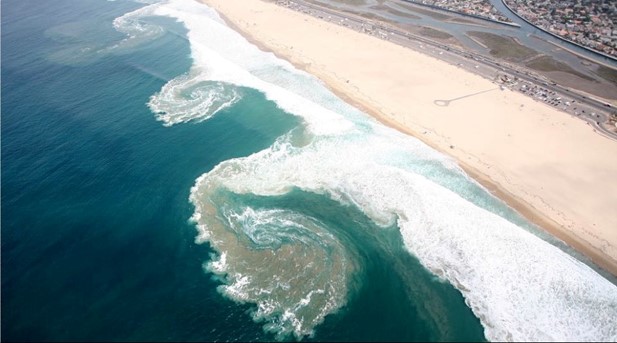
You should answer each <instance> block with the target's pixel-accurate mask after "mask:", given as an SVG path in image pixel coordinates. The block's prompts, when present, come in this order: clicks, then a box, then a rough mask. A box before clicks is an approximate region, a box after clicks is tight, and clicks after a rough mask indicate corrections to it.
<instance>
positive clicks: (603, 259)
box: [202, 0, 617, 275]
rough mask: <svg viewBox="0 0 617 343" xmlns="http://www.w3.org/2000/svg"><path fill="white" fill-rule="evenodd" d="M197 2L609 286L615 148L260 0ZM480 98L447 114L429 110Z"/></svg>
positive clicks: (616, 236) (615, 267)
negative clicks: (495, 201)
mask: <svg viewBox="0 0 617 343" xmlns="http://www.w3.org/2000/svg"><path fill="white" fill-rule="evenodd" d="M202 1H204V2H205V3H207V4H208V5H210V6H212V7H214V8H215V9H216V10H217V11H219V13H221V14H222V15H223V16H224V17H225V18H226V20H227V21H228V23H230V24H231V25H232V26H234V27H235V28H236V29H237V30H239V31H240V32H242V33H243V34H244V35H245V36H247V37H248V38H249V39H251V40H252V41H253V42H254V43H257V44H258V45H259V46H261V47H262V48H263V49H266V50H271V51H273V52H275V53H276V54H277V55H278V56H280V57H282V58H285V59H287V60H289V61H290V62H292V63H294V64H295V65H296V66H298V67H300V68H302V69H304V70H306V71H308V72H310V73H312V74H313V75H315V76H317V77H318V78H320V79H321V80H323V81H324V82H325V83H326V84H327V85H328V86H329V87H330V88H331V89H332V90H333V91H335V92H336V93H337V94H338V95H339V96H341V97H343V98H344V99H346V100H347V101H350V102H351V103H353V104H355V105H357V106H359V107H361V108H362V109H363V110H365V111H366V112H367V113H369V114H371V115H373V116H375V117H377V118H378V119H379V120H381V121H382V122H384V123H386V124H388V125H391V126H394V127H396V128H398V129H399V130H401V131H404V132H407V133H409V134H412V135H414V136H416V137H418V138H419V139H421V140H422V141H424V142H425V143H427V144H429V145H431V146H432V147H434V148H436V149H438V150H440V151H442V152H444V153H446V154H448V155H450V156H453V157H454V158H456V159H457V160H458V161H459V163H460V164H461V165H462V166H463V167H464V168H465V169H466V170H467V172H468V173H469V174H471V175H472V176H473V177H475V178H476V179H477V180H478V181H480V182H481V183H482V184H483V185H485V187H487V188H488V189H489V190H491V191H492V192H493V193H494V194H495V195H497V196H498V197H500V198H502V199H504V200H505V201H506V202H508V203H509V204H510V205H511V206H513V207H514V208H516V209H517V210H518V211H519V212H521V213H522V214H523V215H525V216H526V217H527V218H529V219H530V220H532V221H534V222H535V223H537V224H539V225H540V226H542V227H543V228H545V229H546V230H547V231H549V232H551V233H553V234H554V235H556V236H557V237H559V238H561V239H563V240H564V241H566V242H567V243H568V244H570V245H571V246H573V247H574V248H576V249H577V250H579V251H581V252H582V253H583V254H585V255H587V256H589V257H591V258H592V259H593V260H594V262H596V263H597V264H599V265H600V266H602V267H604V268H605V269H607V270H609V271H610V272H611V273H613V274H614V275H617V210H616V208H617V182H616V181H615V177H616V176H617V158H616V157H617V142H615V141H612V140H610V139H608V138H605V137H603V136H601V135H599V134H597V133H594V132H593V130H592V128H591V127H590V126H588V125H586V124H585V123H584V122H583V121H581V120H578V119H576V118H572V117H570V116H569V115H567V114H565V113H563V112H560V111H557V110H555V109H553V108H551V107H549V106H548V105H545V104H543V103H539V102H536V101H533V100H532V99H530V98H528V97H526V96H523V95H522V94H519V93H516V92H513V91H510V90H507V89H506V90H499V89H498V86H497V85H496V84H494V83H492V82H490V81H488V80H486V79H484V78H482V77H480V76H477V75H474V74H472V73H469V72H467V71H464V70H462V69H460V68H458V67H456V66H453V65H450V64H448V63H445V62H443V61H439V60H437V59H435V58H432V57H429V56H426V55H423V54H420V53H417V52H414V51H412V50H410V49H407V48H404V47H401V46H398V45H395V44H393V43H390V42H387V41H384V40H380V39H378V38H375V37H373V36H369V35H365V34H361V33H359V32H356V31H353V30H351V29H348V28H345V27H341V26H338V25H335V24H332V23H329V22H326V21H323V20H320V19H317V18H314V17H311V16H308V15H305V14H302V13H298V12H295V11H292V10H290V9H287V8H285V7H282V6H278V5H276V4H273V3H268V2H264V1H262V0H241V1H240V0H236V1H230V0H202ZM489 89H494V90H492V91H489V92H486V93H482V94H479V95H476V96H472V97H468V98H464V99H461V100H458V101H454V102H452V103H451V104H450V105H449V106H447V107H440V106H437V105H435V104H434V103H433V102H434V100H438V99H453V98H457V97H460V96H463V95H467V94H471V93H476V92H479V91H484V90H489ZM452 146H453V147H452Z"/></svg>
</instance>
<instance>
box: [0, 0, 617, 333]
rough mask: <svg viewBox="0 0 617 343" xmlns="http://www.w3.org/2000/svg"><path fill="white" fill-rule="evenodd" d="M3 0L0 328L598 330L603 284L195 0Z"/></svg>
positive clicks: (609, 308)
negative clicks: (556, 315)
mask: <svg viewBox="0 0 617 343" xmlns="http://www.w3.org/2000/svg"><path fill="white" fill-rule="evenodd" d="M175 6H176V7H175ZM2 9H3V11H2V52H3V54H2V81H3V82H2V219H1V220H2V334H3V339H5V340H9V341H12V340H19V341H32V340H51V341H59V340H86V341H100V340H122V341H126V340H130V341H145V340H154V341H176V340H180V341H214V340H223V341H270V340H273V339H278V340H298V339H302V340H308V341H328V340H336V341H424V340H429V341H436V340H439V341H443V340H447V341H469V340H473V341H482V340H485V339H486V337H485V336H490V337H493V338H495V337H498V338H504V337H505V338H507V337H515V338H516V337H535V338H546V337H553V338H560V337H566V338H567V337H584V336H568V335H571V334H572V333H571V332H566V333H565V334H563V336H560V334H561V331H560V330H561V326H559V325H557V324H554V323H548V326H549V327H550V326H555V325H556V327H557V329H555V330H554V332H548V333H547V332H546V331H543V330H544V329H543V327H541V326H539V324H538V328H536V324H537V323H543V320H545V319H544V318H539V319H538V318H533V316H531V315H530V314H529V313H532V314H533V313H534V312H533V307H532V306H530V305H528V304H526V303H525V301H524V299H525V298H529V299H531V300H530V302H532V303H534V304H535V303H536V302H538V305H539V306H541V307H543V308H544V309H546V312H547V313H548V315H547V316H548V317H550V316H552V315H551V313H552V312H550V311H551V310H555V311H557V312H562V313H563V312H564V311H566V310H563V309H562V307H560V306H562V305H563V306H566V307H567V308H568V309H571V308H574V309H575V310H576V313H577V314H580V317H577V316H572V318H573V319H571V321H570V322H568V320H570V319H568V320H565V321H564V322H563V323H565V325H563V323H562V322H559V321H556V322H557V323H558V324H559V323H561V324H560V325H562V326H566V327H567V326H572V325H571V323H577V324H580V327H581V328H586V327H587V325H591V327H592V329H593V330H595V329H597V330H598V333H596V332H595V331H593V330H587V329H584V330H582V331H585V332H588V331H589V332H591V335H592V337H596V338H600V339H606V338H607V337H608V338H610V337H614V336H611V334H613V335H615V333H614V330H613V331H610V330H611V327H613V326H612V323H614V320H615V317H614V316H611V314H612V313H613V312H615V311H617V305H615V304H617V302H616V301H615V299H614V296H613V295H614V293H612V292H613V291H614V286H613V285H612V284H610V283H608V282H606V280H604V279H602V278H601V277H600V276H598V275H597V274H595V273H594V272H593V271H591V270H589V269H588V268H586V267H585V266H584V265H582V264H580V263H578V262H576V261H571V260H570V259H569V257H567V256H568V255H566V254H563V253H561V251H560V250H558V249H555V248H554V246H553V245H551V244H554V245H555V246H558V247H561V248H563V245H562V244H560V243H558V242H554V241H551V243H550V244H549V243H547V242H545V241H541V240H538V239H535V238H529V237H534V236H531V235H528V234H527V232H528V231H530V232H534V233H536V234H539V233H538V232H537V230H536V229H535V228H534V227H533V226H532V225H530V224H528V223H527V222H525V220H524V219H522V218H521V217H520V216H518V215H517V214H516V213H515V212H513V211H512V210H510V209H509V208H507V206H505V205H504V204H502V203H501V202H499V201H497V200H496V199H494V198H492V197H491V196H490V195H489V194H488V193H487V192H486V191H484V190H483V189H482V188H481V187H479V186H478V185H477V184H475V183H474V182H472V181H470V180H469V179H468V178H467V177H466V176H464V174H462V173H461V172H460V170H459V169H458V168H457V167H456V166H455V165H454V164H452V163H451V161H449V160H448V159H445V158H443V157H440V156H439V155H438V154H436V153H434V152H432V151H430V149H428V148H426V147H425V146H423V145H422V144H420V143H418V142H417V141H415V140H410V139H408V138H404V137H401V135H398V134H396V133H394V132H391V131H389V130H387V129H384V128H381V127H380V126H378V125H376V123H375V122H374V121H372V120H371V119H370V118H368V117H366V116H364V115H362V114H361V113H359V112H358V111H356V110H354V109H352V108H350V107H349V106H347V105H345V104H344V103H342V102H341V101H340V100H338V99H337V98H336V97H334V96H333V95H331V94H330V93H329V92H327V91H326V90H324V89H325V88H324V87H323V86H322V85H320V84H319V83H318V82H316V81H315V80H314V79H312V78H310V77H309V76H307V75H305V74H301V73H298V72H297V71H295V70H294V69H292V68H291V67H290V66H288V65H285V64H283V63H282V62H279V61H277V60H273V59H272V57H271V56H267V55H264V54H263V53H260V52H258V51H255V52H251V51H253V50H251V49H252V48H250V47H248V45H245V44H247V43H246V42H242V41H240V40H238V38H237V37H236V36H234V35H233V34H231V33H230V32H231V31H230V30H229V29H227V28H225V27H224V26H221V25H219V24H217V23H216V20H214V21H213V20H212V19H211V18H212V15H211V14H210V12H208V11H207V10H206V9H204V8H203V6H199V5H197V4H196V3H195V2H193V1H186V0H177V1H173V2H171V3H170V5H165V4H163V5H161V6H159V5H152V6H149V5H147V4H144V3H137V2H132V1H128V0H127V1H95V0H79V1H78V0H59V1H55V2H53V3H51V2H40V1H20V2H9V3H5V4H4V5H3V8H2ZM187 9H188V10H187ZM134 11H136V12H134ZM173 11H177V12H173ZM202 11H203V13H202ZM127 13H129V14H128V15H127ZM200 13H201V14H200ZM193 14H195V15H197V17H195V18H196V19H195V20H194V19H193V18H192V17H191V15H193ZM199 15H201V17H199ZM173 17H175V18H182V20H183V22H178V21H175V20H173V19H172V18H173ZM117 18H120V19H117ZM208 18H210V19H208ZM192 20H194V21H192ZM195 23H200V24H195ZM201 24H203V25H206V26H204V27H201V26H199V25H201ZM204 28H205V31H200V30H202V29H204ZM196 37H198V38H199V37H201V38H203V39H205V41H203V42H197V41H196ZM198 38H197V39H198ZM196 42H197V43H200V44H196ZM199 49H204V50H199ZM247 51H248V52H247ZM255 76H256V77H255ZM278 86H281V87H280V88H277V87H278ZM280 89H284V90H285V91H288V92H290V93H281V92H282V91H281V90H280ZM281 94H284V95H285V96H281ZM392 142H394V143H392ZM350 157H351V158H350ZM399 193H400V194H403V195H404V197H401V196H400V194H399ZM504 218H505V219H504ZM472 220H473V221H472ZM514 224H515V225H517V226H515V225H514ZM519 227H522V228H523V229H520V228H519ZM476 230H488V231H476ZM518 231H521V232H524V234H520V233H518ZM461 232H462V234H461ZM493 235H495V236H493ZM539 235H541V234H539ZM504 237H505V238H504ZM545 238H546V237H545ZM467 239H469V242H470V243H469V242H467ZM534 239H535V240H534ZM503 242H506V243H508V242H509V243H508V245H506V247H509V246H519V247H522V248H521V249H530V247H533V248H534V249H533V251H538V252H539V254H544V255H538V256H542V257H543V258H544V263H545V264H546V265H547V267H546V269H542V268H544V267H542V266H539V264H537V263H530V262H529V261H527V260H525V259H524V258H521V259H518V258H517V259H516V261H517V262H516V263H512V261H514V260H513V258H515V257H516V254H515V253H513V252H512V251H510V250H508V249H503V248H499V247H503V245H501V244H503ZM517 242H523V243H520V244H521V245H517V244H519V243H517ZM491 246H495V247H497V248H496V249H497V252H495V253H492V255H482V253H481V252H478V251H488V252H489V253H490V251H491V249H490V247H491ZM475 247H478V249H477V250H478V251H477V250H476V249H475ZM514 250H516V249H514ZM519 250H520V249H519ZM530 251H531V250H530ZM533 251H532V252H533ZM527 255H530V256H532V257H533V258H536V255H534V253H530V254H525V256H527ZM477 256H480V258H481V257H482V256H484V257H483V258H484V260H483V261H482V260H481V259H480V258H479V257H477ZM487 256H488V257H487ZM512 256H514V257H512ZM564 256H566V257H564ZM502 258H503V261H505V262H504V263H502V264H500V262H501V259H502ZM479 259H480V260H479ZM553 260H554V261H557V262H553ZM478 261H480V262H478ZM563 261H566V262H563ZM552 263H554V265H552ZM563 263H566V266H568V268H571V270H574V271H575V272H573V274H571V275H570V274H568V275H566V274H564V276H560V275H561V274H563V273H561V272H560V273H557V274H556V276H552V275H550V273H547V272H546V271H549V270H552V269H555V270H557V271H560V270H561V269H559V268H561V267H562V264H563ZM555 266H556V267H555ZM557 267H559V268H557ZM564 268H565V267H564ZM495 270H496V271H497V273H495ZM536 273H540V275H541V273H544V274H547V275H548V276H546V281H542V280H543V279H542V277H538V276H536V275H537V274H536ZM496 275H500V277H496ZM529 275H531V277H535V278H536V279H535V281H534V283H529V282H528V279H526V278H527V277H529ZM561 277H563V278H566V277H567V278H568V279H571V280H574V281H572V282H573V283H572V284H569V283H568V282H565V281H563V280H561V279H559V278H561ZM575 282H577V283H575ZM536 284H538V285H540V286H537V288H534V287H536V286H535V285H536ZM562 284H563V286H562ZM493 285H495V286H493ZM510 285H512V286H510ZM521 285H523V287H524V288H525V289H523V287H521ZM527 285H531V286H532V287H530V288H529V290H527V289H526V288H527ZM550 285H553V286H550ZM554 285H558V286H554ZM579 286H580V289H583V290H584V292H583V291H581V290H580V289H579ZM550 287H553V291H551V292H550V293H547V294H548V295H545V294H544V293H542V292H544V291H545V290H546V289H548V288H550ZM561 287H564V288H563V289H562V288H561ZM611 287H612V288H611ZM596 289H597V290H598V291H597V292H599V293H602V294H605V298H602V297H598V296H596V293H594V292H595V290H596ZM606 289H608V291H604V290H606ZM495 290H497V291H495ZM589 290H591V291H589ZM501 292H503V295H502V294H501ZM564 292H565V293H567V294H566V295H568V296H565V295H564ZM536 293H538V294H540V293H542V294H540V295H538V299H540V300H536V298H534V297H533V295H534V294H536ZM573 294H574V296H573V298H575V300H576V299H578V298H577V297H579V296H580V297H581V299H583V300H582V301H581V302H576V301H575V302H574V303H572V302H568V301H570V300H569V299H570V298H572V296H571V295H573ZM581 294H583V295H581ZM585 294H591V295H585ZM586 297H587V298H586ZM484 299H489V300H484ZM517 299H522V300H520V301H521V302H520V303H518V302H517V301H519V300H517ZM546 299H548V300H546ZM564 299H565V300H564ZM590 299H591V300H590ZM542 301H544V302H542ZM512 303H515V304H516V305H517V306H515V307H514V308H513V307H508V306H511V304H512ZM580 304H583V305H580ZM586 304H591V305H589V306H591V307H592V308H593V309H594V312H593V313H592V314H587V312H585V311H587V307H585V306H587V305H586ZM528 306H530V308H531V310H527V307H528ZM577 306H581V307H580V308H578V307H577ZM566 312H567V311H566ZM510 314H512V315H513V316H514V317H513V318H514V319H513V321H514V322H516V323H519V321H520V322H522V323H524V324H525V325H522V327H523V328H524V329H521V328H520V327H516V326H514V327H510V326H508V323H509V322H508V320H509V317H507V316H508V315H510ZM594 316H596V317H594ZM478 317H481V318H483V321H481V320H480V319H478ZM580 318H582V319H580ZM586 318H591V321H592V322H593V323H592V324H589V323H588V322H587V321H586ZM607 318H608V319H607ZM510 319H511V318H510ZM536 322H537V323H536ZM487 327H489V328H490V329H487ZM615 327H617V326H615ZM607 328H608V329H607ZM526 329H528V331H525V330H526ZM487 330H488V331H487ZM487 332H488V335H487ZM521 332H522V333H521ZM518 334H521V335H523V334H525V335H527V336H516V335H518ZM508 335H510V336H508ZM551 335H552V336H551ZM593 335H595V336H593ZM602 335H605V336H602Z"/></svg>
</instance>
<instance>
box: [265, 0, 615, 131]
mask: <svg viewBox="0 0 617 343" xmlns="http://www.w3.org/2000/svg"><path fill="white" fill-rule="evenodd" d="M276 3H277V4H279V5H282V6H285V7H288V8H290V9H293V10H296V11H299V12H302V13H305V14H309V15H311V16H314V17H317V18H319V19H322V20H326V21H329V22H332V23H335V24H338V25H342V26H345V27H349V28H351V29H354V30H356V31H360V32H362V33H365V34H369V35H373V36H376V37H378V38H381V39H385V40H389V41H391V42H393V43H396V44H398V45H401V46H404V47H407V48H411V49H413V50H415V51H418V52H420V53H423V54H427V55H429V56H432V57H435V58H438V59H440V60H443V61H446V62H448V63H450V64H453V65H457V66H459V67H461V68H463V69H465V70H468V71H470V72H472V73H474V74H478V75H480V76H483V77H485V78H487V79H489V80H491V81H495V80H496V78H497V77H498V76H499V75H509V76H511V77H513V78H514V80H516V82H517V83H518V84H522V83H526V84H527V85H529V86H526V87H525V88H523V89H534V90H535V91H534V92H531V91H530V92H527V91H521V89H520V88H519V89H516V88H512V85H510V86H509V88H512V89H513V90H518V91H521V92H522V93H524V94H525V95H527V96H531V97H533V98H534V99H535V100H538V101H542V102H546V103H547V104H549V105H552V106H554V107H556V108H559V109H560V110H562V111H563V112H566V113H568V114H570V115H572V116H576V117H577V118H580V119H582V120H584V121H586V122H587V123H588V125H591V126H592V127H593V128H594V129H595V131H596V132H598V133H600V134H602V135H604V136H606V137H608V138H611V139H613V140H617V133H616V132H613V131H610V130H608V129H607V128H606V127H605V126H604V125H602V124H605V125H608V120H609V117H610V111H615V109H614V108H613V107H612V105H611V104H608V103H606V102H604V101H601V100H598V99H594V98H591V97H588V96H586V95H582V94H579V93H578V92H576V91H575V90H572V89H569V88H567V87H563V86H561V85H559V84H556V83H554V82H551V81H550V80H548V79H545V78H543V77H540V76H537V75H536V74H535V73H533V72H531V71H529V70H527V69H525V68H522V67H515V66H512V65H510V64H509V63H507V62H504V61H497V60H494V59H493V58H491V57H488V56H485V55H481V54H478V53H474V52H470V51H465V50H461V49H459V48H457V47H452V46H449V45H447V44H444V43H440V42H437V41H434V40H431V39H428V38H426V37H422V36H418V35H415V34H412V33H410V32H407V31H404V30H402V29H400V28H398V27H393V26H390V25H386V24H384V23H382V22H376V21H373V20H369V19H366V18H363V17H361V16H358V15H355V14H351V13H348V12H343V11H339V10H334V9H331V8H327V7H323V6H319V5H316V4H312V3H308V2H306V1H304V0H279V1H276ZM543 94H551V97H550V98H549V97H547V96H542V95H543ZM557 99H559V100H557ZM575 104H576V105H575Z"/></svg>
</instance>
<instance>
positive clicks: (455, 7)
mask: <svg viewBox="0 0 617 343" xmlns="http://www.w3.org/2000/svg"><path fill="white" fill-rule="evenodd" d="M406 1H408V2H413V3H415V4H418V5H424V6H430V7H437V8H439V9H445V10H448V11H452V12H457V13H461V14H465V15H470V16H474V17H479V18H485V19H490V20H493V21H497V22H503V23H512V21H511V20H510V19H509V18H508V17H506V16H505V15H504V14H503V13H501V12H499V11H498V10H497V9H496V8H495V7H494V6H493V5H492V4H491V3H490V1H488V0H406Z"/></svg>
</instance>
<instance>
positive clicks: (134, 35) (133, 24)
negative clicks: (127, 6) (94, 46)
mask: <svg viewBox="0 0 617 343" xmlns="http://www.w3.org/2000/svg"><path fill="white" fill-rule="evenodd" d="M157 6H158V5H157V4H152V5H149V6H144V7H142V8H139V9H137V10H135V11H132V12H129V13H126V14H124V15H122V16H120V17H118V18H116V19H114V22H113V25H114V28H115V29H116V30H117V31H119V32H122V33H124V34H125V35H126V37H124V38H123V39H122V40H121V41H120V42H118V43H116V44H114V45H112V46H109V47H106V48H105V49H102V50H101V51H100V52H99V54H105V53H111V52H122V51H126V50H128V49H130V48H132V47H135V46H137V45H139V44H142V43H144V42H146V41H151V40H154V39H156V38H157V37H160V36H161V35H162V34H163V33H164V32H165V30H164V29H163V28H162V27H161V26H159V25H155V24H152V23H148V22H146V21H144V20H143V18H145V17H148V16H152V15H153V11H154V9H155V8H157Z"/></svg>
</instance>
